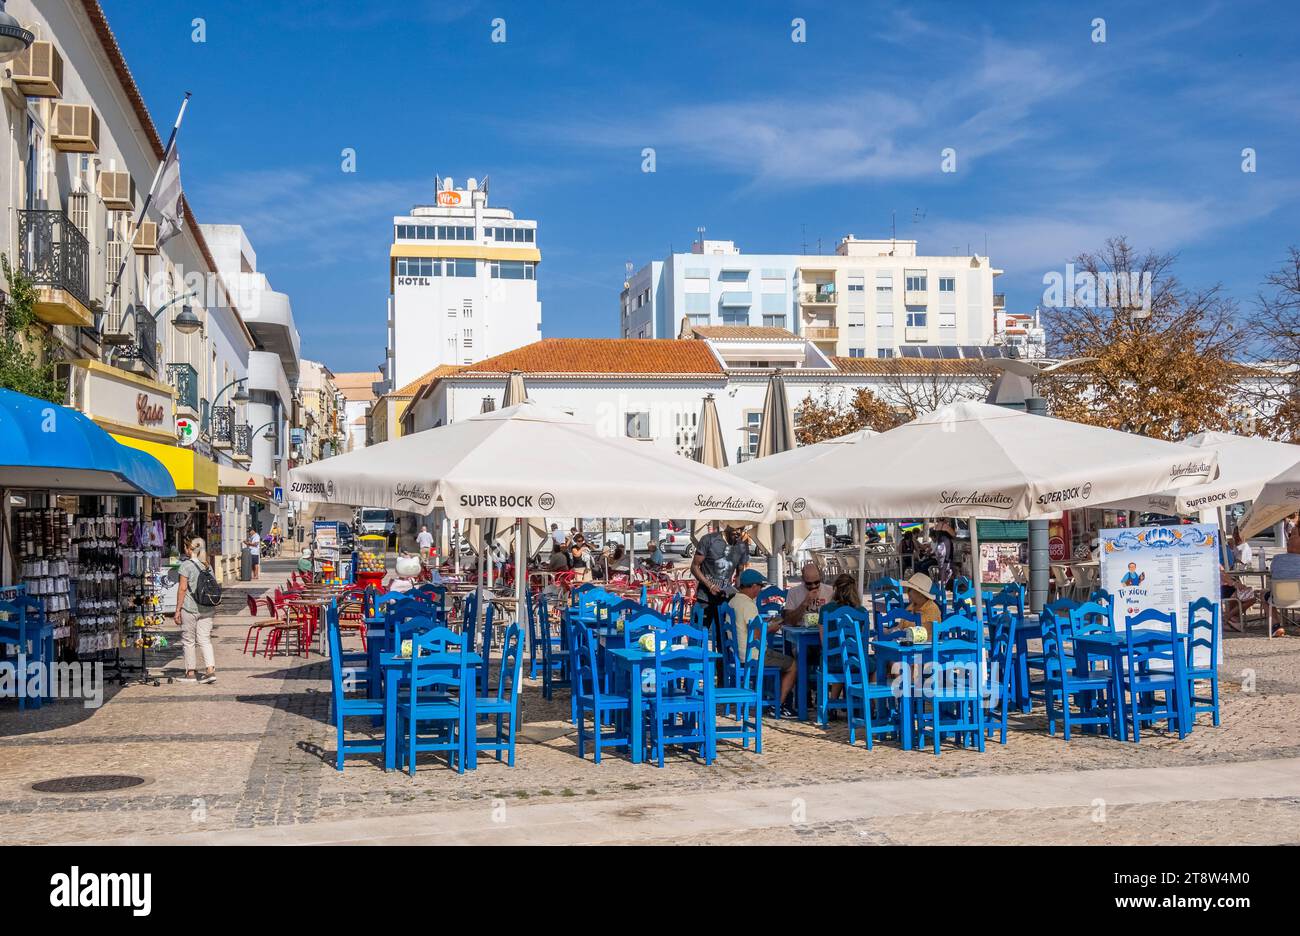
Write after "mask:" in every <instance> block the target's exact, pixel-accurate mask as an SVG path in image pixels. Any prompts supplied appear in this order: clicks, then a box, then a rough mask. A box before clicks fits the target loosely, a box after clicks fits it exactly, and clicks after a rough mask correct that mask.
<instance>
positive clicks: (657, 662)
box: [633, 624, 714, 767]
mask: <svg viewBox="0 0 1300 936" xmlns="http://www.w3.org/2000/svg"><path fill="white" fill-rule="evenodd" d="M650 672H652V673H653V674H654V676H653V677H652V678H653V680H654V688H653V690H652V691H651V693H650V696H649V698H647V699H646V700H645V701H646V711H645V717H646V720H647V722H648V730H647V731H646V740H647V741H648V742H649V744H650V747H651V751H652V756H654V758H655V759H656V761H657V763H658V765H659V766H660V767H663V765H664V751H665V749H666V748H667V747H668V746H669V745H672V746H674V747H698V748H699V750H700V754H701V757H702V758H703V760H704V763H705V764H706V765H707V764H711V763H713V753H712V750H711V746H710V743H711V735H712V732H713V716H714V711H713V707H712V706H713V700H712V695H713V684H712V680H713V667H712V665H711V664H710V663H709V659H708V635H707V634H706V633H705V632H704V631H703V630H700V629H698V628H694V627H689V626H687V625H685V624H677V625H674V626H672V627H670V628H668V629H667V630H665V631H664V632H663V633H662V634H661V635H660V639H658V640H656V641H655V656H654V667H653V669H651V670H650ZM633 717H635V713H634V716H633Z"/></svg>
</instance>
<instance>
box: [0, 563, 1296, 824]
mask: <svg viewBox="0 0 1300 936" xmlns="http://www.w3.org/2000/svg"><path fill="white" fill-rule="evenodd" d="M288 568H289V566H288V563H276V562H270V563H267V568H266V569H265V570H264V578H263V581H262V582H260V583H256V587H253V588H251V589H250V590H252V591H253V592H254V593H257V592H260V591H262V590H264V589H265V588H267V587H271V586H273V585H274V584H275V583H277V582H279V581H282V580H283V579H284V578H285V577H286V575H287V570H288ZM253 585H254V583H245V586H253ZM243 593H244V587H243V586H241V587H240V588H235V589H231V591H230V594H229V597H228V602H227V604H226V606H224V607H223V608H222V612H223V613H222V614H220V615H218V617H217V627H216V628H215V632H214V645H215V648H216V652H217V665H218V673H219V679H218V681H217V683H216V684H214V685H192V684H182V683H167V682H165V681H164V682H162V684H161V685H159V686H151V685H144V686H141V685H129V686H126V687H116V686H114V687H112V688H110V689H109V690H108V691H107V693H106V700H105V704H104V705H103V706H102V707H100V708H98V709H86V708H84V707H83V706H82V705H81V704H80V703H79V702H73V701H61V702H56V703H52V704H47V705H46V706H44V707H43V708H41V709H39V710H34V711H33V710H29V711H27V712H19V711H18V710H17V708H16V706H15V704H14V703H13V702H11V701H7V700H6V701H4V702H3V703H0V827H3V829H4V831H5V833H6V834H5V840H6V841H8V842H11V843H17V842H23V843H39V842H60V841H87V840H91V841H97V840H121V839H138V838H153V837H163V838H165V837H168V836H175V835H178V834H183V833H194V832H238V831H239V830H249V831H252V832H256V830H266V831H267V832H273V831H283V830H284V829H285V828H286V827H292V826H310V825H312V824H317V823H319V824H326V823H333V822H339V821H344V820H357V819H365V818H366V817H375V819H376V820H380V819H384V818H391V817H401V816H403V815H410V816H412V817H414V816H417V815H423V814H436V813H445V812H446V811H447V810H458V809H461V810H482V811H483V814H484V815H487V814H489V813H490V810H491V809H492V808H493V805H494V804H500V803H505V804H510V803H515V804H525V803H533V804H538V803H545V802H547V801H548V798H555V801H556V802H563V801H567V802H570V803H576V802H581V801H584V800H586V801H590V802H600V803H605V802H606V801H610V800H613V801H621V802H626V803H627V804H628V808H629V809H632V810H635V809H636V808H637V805H636V804H637V803H638V802H641V801H643V800H644V799H645V798H646V797H649V796H656V797H662V796H674V795H687V794H709V795H716V796H719V797H723V796H726V795H727V794H728V793H729V792H731V791H745V790H753V791H760V790H766V789H774V788H790V789H791V790H794V791H797V790H798V788H800V787H803V786H817V785H824V784H834V783H843V782H862V783H870V782H872V781H882V780H900V779H908V778H916V779H933V778H962V777H990V778H993V777H1025V776H1028V775H1032V774H1036V773H1044V774H1057V773H1061V772H1076V771H1090V770H1113V769H1116V768H1118V769H1134V770H1137V769H1142V768H1186V767H1195V766H1198V765H1228V764H1241V763H1258V764H1259V765H1260V766H1261V767H1262V766H1264V764H1265V763H1266V762H1269V761H1273V760H1276V759H1279V758H1297V757H1300V727H1297V723H1296V719H1295V716H1294V707H1295V705H1296V704H1297V701H1300V699H1298V698H1297V697H1298V696H1300V640H1297V639H1295V638H1287V639H1281V640H1273V641H1269V640H1268V639H1266V638H1265V637H1263V636H1250V637H1238V636H1235V635H1229V637H1228V638H1227V640H1226V641H1225V645H1224V654H1225V659H1226V661H1227V662H1226V665H1225V666H1224V668H1223V671H1222V676H1223V678H1222V680H1221V683H1220V685H1221V692H1222V705H1223V724H1222V725H1221V726H1220V727H1218V728H1215V727H1212V726H1210V724H1209V721H1208V718H1205V717H1203V718H1202V720H1201V722H1200V723H1199V724H1198V725H1197V728H1196V730H1195V732H1194V733H1193V734H1192V735H1191V736H1190V737H1189V738H1188V739H1186V740H1185V741H1182V742H1180V741H1178V740H1177V738H1176V737H1167V736H1165V735H1164V733H1163V732H1162V731H1159V730H1157V731H1155V732H1153V733H1152V735H1151V736H1150V737H1144V740H1143V742H1142V744H1140V745H1133V744H1121V743H1118V742H1114V741H1109V740H1107V739H1104V738H1094V737H1088V736H1077V735H1076V736H1075V738H1074V740H1072V741H1070V742H1069V743H1068V744H1067V743H1065V742H1063V741H1062V740H1060V738H1059V737H1057V738H1052V737H1050V736H1048V734H1047V733H1046V730H1045V725H1044V723H1043V719H1042V718H1041V716H1037V715H1035V716H1033V717H1025V718H1023V719H1019V720H1017V723H1016V725H1015V727H1016V728H1017V729H1018V730H1014V731H1013V732H1012V733H1011V735H1010V737H1009V743H1008V744H1007V745H1006V746H1005V747H1004V746H1001V745H998V744H996V743H990V745H989V747H988V750H987V752H986V753H985V754H983V755H981V754H978V753H975V752H967V751H963V750H960V749H956V748H945V750H944V753H943V755H942V757H939V758H935V757H934V756H933V755H931V754H928V753H926V754H923V753H920V752H904V751H900V750H898V749H897V748H895V747H893V746H892V745H890V744H878V745H877V746H876V748H875V749H874V750H873V751H871V752H870V753H868V752H867V751H866V750H865V749H864V748H863V747H862V746H861V743H859V745H858V746H857V747H850V746H849V745H848V743H847V733H846V731H845V730H844V729H843V727H842V726H841V725H838V724H832V725H831V726H830V728H828V729H822V728H818V727H816V726H814V725H810V724H805V723H796V722H793V721H790V720H781V721H768V722H767V723H766V725H765V729H764V752H763V754H762V755H761V756H758V755H755V754H753V753H752V752H749V751H742V750H740V749H739V747H737V746H735V745H730V744H726V743H722V744H720V747H719V756H718V759H717V761H716V762H715V763H714V765H713V766H711V767H705V766H704V765H703V764H701V763H698V762H696V761H695V760H694V759H693V758H691V757H689V756H687V755H677V756H675V757H673V758H672V759H671V761H670V763H669V764H668V766H667V767H665V768H664V769H663V770H659V769H658V768H656V767H654V766H651V765H633V764H631V763H629V762H628V761H627V760H626V759H624V758H622V757H619V756H615V755H611V756H608V757H607V758H606V759H605V760H604V761H603V762H602V764H601V765H600V766H599V767H597V766H596V765H594V764H593V763H592V762H591V760H590V757H588V759H586V760H580V759H579V758H578V757H577V756H576V748H575V744H574V739H573V735H572V734H571V732H570V730H569V728H568V726H567V724H566V723H565V721H564V717H565V713H566V712H567V696H566V695H565V694H563V693H561V694H560V695H559V696H557V699H556V700H555V701H554V702H551V703H547V702H545V701H544V700H543V699H542V698H541V693H540V688H539V686H538V685H537V684H535V683H530V684H529V685H528V687H527V689H526V691H525V693H524V700H523V706H524V723H525V727H524V730H523V738H522V740H521V743H520V746H519V751H518V766H517V767H516V768H514V769H513V770H512V769H508V768H506V767H505V765H504V764H501V763H498V762H496V761H495V760H493V759H491V756H490V755H486V756H481V757H480V760H479V769H478V770H477V771H474V772H472V773H467V774H465V775H456V774H455V773H453V772H451V771H449V770H448V769H446V767H445V766H443V765H442V764H441V763H440V762H438V763H435V762H433V761H432V760H430V761H429V762H428V763H427V765H426V764H425V762H423V761H422V762H421V767H420V770H419V771H418V772H417V775H416V776H415V777H409V776H407V775H406V774H404V773H397V772H393V773H387V774H386V773H385V772H384V771H383V770H382V767H381V766H380V765H379V758H378V756H376V757H375V758H371V759H367V758H356V759H351V758H350V759H349V761H348V767H347V770H346V771H345V772H343V773H339V772H337V771H335V770H334V768H333V749H334V740H333V731H332V729H331V728H330V727H329V725H328V724H327V723H326V718H327V715H328V699H329V695H328V694H329V670H328V665H327V663H326V662H325V661H323V660H322V659H321V658H320V657H319V656H317V655H315V654H313V655H312V656H311V657H310V659H303V658H301V657H297V658H295V657H283V656H281V657H276V658H275V659H274V660H266V659H265V658H262V657H258V658H256V659H255V658H253V657H249V656H245V655H244V654H243V653H242V652H241V648H242V645H243V642H244V634H245V629H246V627H247V620H248V618H247V614H246V613H240V612H239V610H238V607H239V605H240V604H241V603H242V602H243ZM227 610H228V611H229V612H230V613H224V612H226V611H227ZM1252 633H1253V634H1258V633H1260V632H1259V630H1258V629H1255V630H1254V631H1253V632H1252ZM168 652H170V653H171V655H170V656H169V657H168V656H164V657H160V658H159V659H158V660H157V661H155V665H156V666H159V667H161V668H163V669H164V670H165V671H168V672H171V673H173V674H176V675H179V673H180V671H181V664H180V652H179V640H176V641H175V647H174V652H171V651H168ZM359 727H361V728H364V727H365V726H364V725H362V726H359ZM108 773H120V774H130V775H135V776H140V777H143V778H144V779H145V783H144V784H142V785H139V786H135V787H133V788H130V789H126V790H123V791H120V792H110V793H100V794H42V793H37V792H34V791H33V790H32V789H31V785H32V784H33V783H35V782H38V781H42V780H49V779H52V778H58V777H67V776H80V775H89V774H108ZM792 795H794V794H792ZM1195 799H1196V798H1195V797H1186V798H1184V797H1182V796H1177V795H1170V796H1166V797H1164V799H1163V800H1162V801H1161V802H1157V803H1141V802H1135V803H1131V804H1127V805H1124V806H1116V807H1114V810H1113V811H1112V812H1111V814H1110V817H1109V819H1108V821H1106V822H1104V823H1098V822H1095V821H1093V819H1092V818H1091V817H1090V816H1089V815H1088V814H1087V810H1078V809H1064V810H1062V809H1056V808H1035V807H1032V806H1031V805H1030V803H1028V802H1027V803H1026V808H1024V809H1017V810H1009V811H1008V810H993V811H978V810H967V811H963V812H960V813H955V814H954V813H951V812H949V811H945V808H944V804H943V803H942V802H939V803H921V804H918V805H917V808H916V811H915V812H914V813H913V814H910V815H907V816H895V817H892V818H891V819H890V820H889V822H888V823H887V824H882V823H881V822H880V821H879V820H871V821H864V822H861V823H858V822H854V821H851V820H847V819H838V820H836V821H835V822H832V823H818V822H807V823H799V824H792V825H789V826H784V827H770V828H765V829H761V830H758V829H750V830H741V829H738V830H735V831H722V832H716V833H708V834H707V835H700V836H696V835H692V834H691V833H690V831H689V830H677V831H673V832H672V833H671V834H667V835H665V836H664V837H663V838H662V839H660V840H661V841H664V842H669V841H671V842H695V841H710V842H747V843H748V842H778V841H779V842H790V843H799V842H808V843H819V842H845V843H848V842H852V843H883V842H891V841H892V842H898V841H903V842H914V843H924V842H962V841H1005V842H1017V841H1063V842H1078V843H1098V842H1118V841H1135V842H1139V841H1198V842H1200V841H1204V842H1248V841H1249V842H1256V841H1259V842H1263V841H1269V842H1282V841H1287V842H1300V801H1298V800H1297V799H1296V798H1295V797H1294V796H1287V795H1277V794H1276V793H1275V792H1272V791H1269V790H1258V789H1245V788H1243V789H1242V790H1241V792H1240V794H1239V798H1238V796H1237V795H1235V794H1234V796H1231V797H1226V798H1222V799H1219V800H1215V801H1212V802H1205V801H1194V800H1195ZM304 831H305V830H304ZM642 840H644V839H642Z"/></svg>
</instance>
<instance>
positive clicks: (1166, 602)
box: [1101, 523, 1222, 666]
mask: <svg viewBox="0 0 1300 936" xmlns="http://www.w3.org/2000/svg"><path fill="white" fill-rule="evenodd" d="M1101 587H1102V588H1104V589H1105V590H1106V591H1108V592H1110V593H1111V595H1112V596H1114V602H1115V628H1116V630H1120V629H1122V628H1123V627H1124V626H1125V624H1124V622H1125V620H1126V619H1127V618H1129V617H1131V616H1133V615H1136V614H1139V613H1140V612H1142V611H1146V610H1147V609H1148V608H1154V609H1155V610H1157V611H1163V612H1165V613H1169V612H1173V613H1174V615H1175V616H1176V617H1177V619H1178V629H1179V630H1180V631H1182V632H1186V630H1187V606H1188V605H1189V604H1190V603H1191V602H1193V601H1196V600H1197V599H1198V598H1208V599H1209V600H1210V601H1212V602H1214V603H1215V604H1218V602H1219V527H1218V525H1217V524H1213V523H1190V524H1184V525H1181V526H1159V527H1133V528H1129V529H1115V530H1102V531H1101ZM1220 648H1222V644H1220ZM1202 657H1204V659H1202ZM1195 662H1196V664H1197V665H1198V666H1200V665H1207V664H1208V662H1209V649H1208V648H1204V647H1199V648H1197V655H1196V660H1195ZM1220 662H1222V650H1220Z"/></svg>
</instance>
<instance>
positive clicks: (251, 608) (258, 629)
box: [244, 595, 278, 656]
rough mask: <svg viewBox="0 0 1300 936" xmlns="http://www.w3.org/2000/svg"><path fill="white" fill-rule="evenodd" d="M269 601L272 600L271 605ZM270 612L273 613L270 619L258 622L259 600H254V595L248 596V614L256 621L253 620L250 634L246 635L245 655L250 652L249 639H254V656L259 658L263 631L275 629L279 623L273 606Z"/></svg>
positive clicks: (249, 629)
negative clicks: (258, 651) (258, 646)
mask: <svg viewBox="0 0 1300 936" xmlns="http://www.w3.org/2000/svg"><path fill="white" fill-rule="evenodd" d="M269 600H270V599H268V603H269ZM269 610H270V612H271V617H269V618H262V619H260V620H258V619H257V599H256V598H254V597H253V596H252V595H249V596H248V613H249V614H250V615H252V617H253V618H254V620H253V622H252V623H250V624H249V625H248V632H247V633H246V634H244V652H245V653H247V652H248V641H249V638H252V640H253V656H257V643H258V641H259V640H261V639H262V631H264V630H266V629H267V628H268V627H274V626H275V625H276V623H277V621H278V618H277V617H276V616H275V607H274V606H271V607H270V608H269Z"/></svg>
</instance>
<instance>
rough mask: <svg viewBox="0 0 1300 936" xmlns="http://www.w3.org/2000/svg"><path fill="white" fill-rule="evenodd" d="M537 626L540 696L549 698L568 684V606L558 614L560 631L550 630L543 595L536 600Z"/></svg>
mask: <svg viewBox="0 0 1300 936" xmlns="http://www.w3.org/2000/svg"><path fill="white" fill-rule="evenodd" d="M536 613H537V628H538V630H539V631H540V632H541V633H542V635H543V638H542V698H544V699H550V698H551V696H552V695H553V694H554V693H555V690H556V689H557V688H559V689H562V688H564V687H566V686H568V685H569V681H570V680H569V676H570V659H571V658H570V656H569V636H568V633H567V622H568V614H569V609H568V608H562V609H561V614H560V625H559V626H560V632H559V633H558V634H556V633H554V632H553V631H552V630H551V610H550V603H549V601H548V600H547V598H546V596H545V595H538V596H537V601H536Z"/></svg>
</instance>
